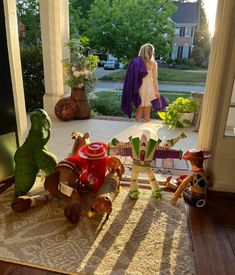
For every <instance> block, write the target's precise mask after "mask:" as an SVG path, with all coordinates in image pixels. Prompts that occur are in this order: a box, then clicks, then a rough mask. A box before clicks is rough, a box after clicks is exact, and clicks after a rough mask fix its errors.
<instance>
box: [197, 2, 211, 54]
mask: <svg viewBox="0 0 235 275" xmlns="http://www.w3.org/2000/svg"><path fill="white" fill-rule="evenodd" d="M198 4H199V26H198V29H197V31H196V33H195V42H194V44H195V50H197V51H196V52H198V51H201V53H202V55H203V59H205V58H208V56H209V54H210V32H209V27H208V21H207V18H206V13H205V8H204V1H203V0H199V1H198Z"/></svg>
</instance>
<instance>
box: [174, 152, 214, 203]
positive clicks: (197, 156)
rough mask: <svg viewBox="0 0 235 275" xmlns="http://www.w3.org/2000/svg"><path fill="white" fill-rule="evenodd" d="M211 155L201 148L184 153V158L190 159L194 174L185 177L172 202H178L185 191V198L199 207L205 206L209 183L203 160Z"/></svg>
mask: <svg viewBox="0 0 235 275" xmlns="http://www.w3.org/2000/svg"><path fill="white" fill-rule="evenodd" d="M209 157H210V155H209V154H206V153H204V152H203V151H201V150H196V149H192V150H189V151H188V152H186V153H185V154H184V155H183V159H184V160H188V161H190V163H191V166H192V172H193V173H192V174H191V175H189V176H187V177H186V178H184V179H183V181H182V182H181V184H180V185H179V187H178V188H177V190H176V192H175V193H174V197H173V198H172V200H171V203H172V204H176V202H177V200H178V198H180V197H181V194H182V193H183V196H184V199H185V200H186V201H188V202H189V203H192V204H194V205H196V206H197V207H203V206H204V205H205V203H206V191H207V186H208V183H209V180H208V176H207V175H206V173H205V172H204V169H203V162H204V160H205V159H208V158H209Z"/></svg>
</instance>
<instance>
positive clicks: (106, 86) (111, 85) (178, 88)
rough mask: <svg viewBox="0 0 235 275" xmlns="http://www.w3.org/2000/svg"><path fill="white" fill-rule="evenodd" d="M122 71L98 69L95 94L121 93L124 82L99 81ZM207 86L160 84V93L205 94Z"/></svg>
mask: <svg viewBox="0 0 235 275" xmlns="http://www.w3.org/2000/svg"><path fill="white" fill-rule="evenodd" d="M121 70H122V69H117V70H104V68H103V67H98V68H97V69H96V71H95V75H94V76H95V78H96V79H98V80H97V81H96V84H95V86H94V92H101V91H121V90H122V88H123V82H122V81H119V82H114V81H103V80H99V79H100V78H101V77H104V76H106V75H109V74H112V73H114V72H118V71H121ZM204 89H205V86H202V85H198V86H194V85H182V84H179V85H177V84H161V83H159V90H160V91H175V92H182V91H183V92H198V93H204Z"/></svg>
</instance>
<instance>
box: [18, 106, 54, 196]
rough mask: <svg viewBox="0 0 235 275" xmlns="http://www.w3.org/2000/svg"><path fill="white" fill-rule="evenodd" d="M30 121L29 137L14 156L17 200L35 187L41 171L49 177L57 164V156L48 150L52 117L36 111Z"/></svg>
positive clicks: (40, 110)
mask: <svg viewBox="0 0 235 275" xmlns="http://www.w3.org/2000/svg"><path fill="white" fill-rule="evenodd" d="M30 120H31V128H30V130H29V133H28V136H27V138H26V140H25V142H24V144H23V145H22V146H21V147H19V148H18V149H17V150H16V153H15V155H14V160H15V184H14V196H15V198H17V197H19V196H22V195H25V194H26V193H28V192H29V190H30V189H31V188H32V187H33V185H34V182H35V180H36V176H37V174H38V172H39V169H41V170H43V171H44V172H45V174H46V176H48V175H50V174H51V173H52V172H53V169H54V167H55V166H56V164H57V159H56V156H55V155H54V154H52V153H51V152H49V151H48V150H47V148H46V144H47V142H48V140H49V138H50V131H51V119H50V117H49V116H48V114H47V113H46V112H45V111H44V110H42V109H36V110H34V111H33V112H32V113H31V115H30Z"/></svg>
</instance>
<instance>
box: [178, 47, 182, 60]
mask: <svg viewBox="0 0 235 275" xmlns="http://www.w3.org/2000/svg"><path fill="white" fill-rule="evenodd" d="M182 53H183V46H179V47H178V51H177V57H178V58H182Z"/></svg>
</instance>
